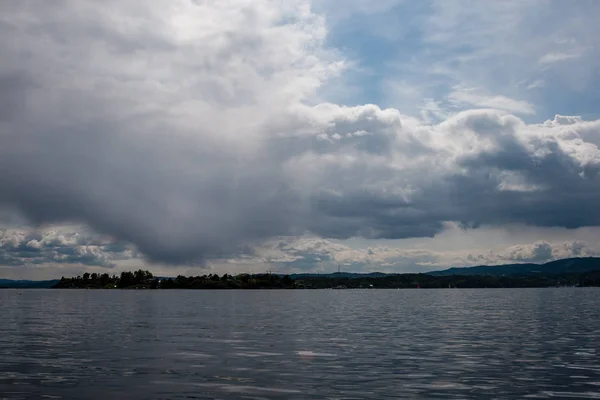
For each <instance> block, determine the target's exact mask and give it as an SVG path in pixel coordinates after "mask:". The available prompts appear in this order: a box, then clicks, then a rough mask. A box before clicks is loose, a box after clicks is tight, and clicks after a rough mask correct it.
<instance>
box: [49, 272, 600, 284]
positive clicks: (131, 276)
mask: <svg viewBox="0 0 600 400" xmlns="http://www.w3.org/2000/svg"><path fill="white" fill-rule="evenodd" d="M553 286H600V271H589V272H584V273H571V274H561V275H541V274H540V275H526V276H525V275H522V276H521V275H517V276H487V275H470V276H461V275H451V276H433V275H428V274H396V275H386V276H381V277H332V276H311V277H303V278H302V279H293V278H291V277H290V276H289V275H279V274H271V273H267V274H238V275H229V274H223V275H222V276H219V275H217V274H205V275H199V276H188V277H186V276H182V275H179V276H177V277H176V278H159V277H156V276H154V275H153V274H152V273H151V272H149V271H145V270H141V269H139V270H137V271H133V272H130V271H127V272H121V274H120V275H109V274H107V273H104V274H97V273H92V274H90V273H85V274H83V275H81V276H77V277H74V278H65V277H63V278H61V280H60V281H59V282H58V283H57V284H56V285H55V286H54V287H55V288H63V289H66V288H89V289H127V288H137V289H328V288H339V289H361V288H363V289H364V288H373V289H409V288H423V289H440V288H442V289H443V288H525V287H553Z"/></svg>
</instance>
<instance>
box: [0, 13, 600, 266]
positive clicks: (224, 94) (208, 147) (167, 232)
mask: <svg viewBox="0 0 600 400" xmlns="http://www.w3.org/2000/svg"><path fill="white" fill-rule="evenodd" d="M169 3H170V2H156V3H154V2H153V3H152V4H150V3H148V4H146V3H137V2H114V3H111V5H110V7H108V6H105V5H99V3H98V4H95V3H80V2H65V3H64V7H61V8H60V9H58V8H56V9H55V8H50V9H43V10H42V9H41V8H39V7H37V6H35V5H34V4H33V3H27V2H19V4H18V5H16V4H15V3H13V4H8V3H7V4H3V5H2V6H0V8H1V9H2V11H3V12H2V13H0V14H1V16H0V30H1V31H2V32H4V33H5V34H4V35H2V37H1V38H0V55H1V57H2V60H3V62H2V64H1V65H0V105H1V106H2V110H1V111H0V118H1V120H0V187H1V188H2V190H1V191H0V202H2V203H4V204H5V205H7V206H11V207H18V208H19V209H20V210H21V211H22V212H23V213H24V214H25V215H26V216H27V217H28V218H29V219H30V220H31V221H33V223H35V224H43V223H47V222H63V221H73V222H78V223H84V224H86V225H88V226H90V227H91V228H92V229H94V230H95V231H98V232H102V233H106V234H109V235H111V236H113V237H114V238H116V239H118V240H121V241H126V242H131V243H133V244H135V245H136V246H137V248H138V249H139V250H140V251H141V252H143V253H144V254H145V255H147V256H148V257H149V258H150V259H151V260H154V261H161V262H166V263H183V262H188V261H195V260H202V259H206V258H223V257H227V256H230V255H236V254H243V253H248V250H247V249H248V247H246V246H248V245H249V244H252V243H255V242H258V241H261V240H264V239H268V238H270V237H273V236H278V235H289V234H293V235H297V234H303V233H305V232H311V233H314V234H317V235H321V236H324V237H331V238H348V237H353V236H362V237H367V238H408V237H417V236H433V235H435V234H436V233H438V232H440V231H441V230H442V229H443V226H444V222H445V221H458V222H460V223H462V224H463V225H464V226H470V227H477V226H479V225H482V224H488V225H496V226H498V225H502V224H505V223H507V222H518V223H525V224H533V225H540V226H564V227H569V228H574V227H580V226H592V225H594V226H595V225H599V224H600V213H599V211H598V208H597V203H598V200H600V189H599V188H600V185H599V183H600V182H599V181H598V179H599V178H598V174H597V171H598V168H599V166H600V154H599V152H598V149H597V147H596V146H595V145H594V144H593V143H597V140H598V139H597V137H598V135H599V132H600V129H599V127H598V125H593V124H589V123H586V122H584V121H581V120H577V121H575V122H574V123H573V124H570V125H568V126H565V125H562V124H561V120H560V119H556V120H554V121H548V123H547V124H544V125H526V124H525V123H523V122H522V121H521V120H519V119H518V118H516V117H513V116H504V115H500V114H499V113H498V112H495V111H489V110H479V111H467V112H464V113H461V114H459V115H457V116H455V117H452V118H450V119H448V120H447V121H445V122H443V123H441V124H439V125H436V126H427V125H420V124H419V122H418V121H415V120H414V119H411V118H408V117H406V116H404V115H402V114H401V113H400V112H399V111H397V110H393V109H387V110H381V109H380V108H379V107H377V106H374V105H365V106H357V107H340V106H337V105H333V104H320V105H318V106H315V107H309V106H307V105H306V104H307V103H308V98H310V96H311V95H313V94H314V90H315V88H317V87H318V86H319V85H321V84H322V82H324V81H325V79H326V78H327V77H328V76H329V75H328V74H329V73H330V72H329V71H335V69H336V66H337V64H336V60H335V59H334V58H333V56H334V55H332V54H329V53H328V52H327V51H326V49H324V48H322V46H321V42H322V40H323V35H324V33H323V32H324V30H323V29H322V28H323V27H322V21H321V20H320V19H318V18H316V17H315V16H314V15H310V14H306V13H305V14H302V13H301V12H300V11H301V9H302V8H301V6H300V5H299V6H298V7H299V8H298V10H300V11H298V10H296V11H298V18H301V19H303V21H304V22H305V23H306V26H305V27H302V26H300V25H298V24H295V25H281V17H282V16H281V15H279V14H277V12H279V11H277V12H267V11H270V10H263V9H258V10H255V12H248V13H237V12H236V11H235V10H233V9H231V10H230V9H229V8H227V7H226V8H219V7H212V6H210V5H202V6H196V5H193V4H192V3H187V2H186V3H181V5H182V8H181V9H178V8H173V7H170V6H169ZM77 7H79V8H77ZM249 7H259V8H261V7H267V5H265V4H262V3H260V4H257V5H253V6H249ZM234 8H235V7H234ZM271 11H272V10H271ZM81 14H83V15H86V17H87V18H85V19H81V18H79V17H78V15H81ZM194 17H195V19H193V18H194ZM190 18H192V19H190ZM192 20H193V21H194V23H191V22H190V21H192ZM209 20H210V21H212V20H214V21H217V22H216V23H214V24H212V23H211V24H202V23H199V21H209ZM240 27H242V28H240ZM307 27H312V29H313V30H311V29H309V28H307ZM235 29H243V32H240V33H239V34H232V33H231V32H232V31H235ZM29 242H31V246H29V245H28V244H27V243H29ZM18 246H25V247H19V248H15V249H14V250H13V248H10V250H9V249H8V248H3V249H4V250H3V251H4V254H5V255H4V256H3V257H4V258H5V259H7V257H11V256H10V255H6V254H12V253H14V252H20V253H19V256H18V257H21V258H28V259H32V260H39V259H40V258H39V257H37V258H36V257H35V256H34V254H37V253H36V252H40V251H41V252H42V253H44V252H46V253H44V254H46V255H45V256H43V257H46V258H48V254H52V256H54V255H56V257H59V259H60V260H63V261H64V262H81V263H101V262H106V263H111V262H112V258H111V257H112V256H110V255H109V256H105V253H110V254H112V253H121V252H122V251H120V250H119V248H118V245H114V244H107V245H103V246H108V247H102V248H100V247H98V246H95V247H94V246H91V247H90V246H87V245H83V244H77V246H79V247H73V248H72V247H68V246H64V245H53V244H51V242H44V243H43V245H42V244H40V240H39V239H30V240H28V241H27V242H25V244H23V240H21V241H20V242H19V244H18ZM27 246H29V247H27ZM35 246H38V247H37V248H36V247H35ZM53 246H54V247H53ZM57 246H58V247H57ZM86 246H87V247H86ZM111 246H112V247H111ZM114 246H117V247H114ZM74 249H76V250H74ZM50 252H51V253H50ZM306 257H308V256H306ZM305 259H307V258H305ZM102 260H104V261H102ZM313 261H314V260H313ZM6 262H9V261H6ZM311 262H312V261H311Z"/></svg>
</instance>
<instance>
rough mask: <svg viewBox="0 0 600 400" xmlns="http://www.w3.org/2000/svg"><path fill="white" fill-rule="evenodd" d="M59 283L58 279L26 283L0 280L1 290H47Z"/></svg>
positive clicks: (24, 281) (23, 281)
mask: <svg viewBox="0 0 600 400" xmlns="http://www.w3.org/2000/svg"><path fill="white" fill-rule="evenodd" d="M58 282H59V280H58V279H53V280H48V281H27V280H16V281H15V280H12V279H0V288H1V289H7V288H8V289H12V288H14V289H47V288H51V287H52V286H54V285H56V284H57V283H58Z"/></svg>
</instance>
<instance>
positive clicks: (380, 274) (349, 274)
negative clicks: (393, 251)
mask: <svg viewBox="0 0 600 400" xmlns="http://www.w3.org/2000/svg"><path fill="white" fill-rule="evenodd" d="M390 275H398V274H385V273H383V272H368V273H354V272H333V273H331V274H311V273H305V274H290V278H292V279H294V280H297V279H306V278H348V279H359V278H381V277H384V276H390Z"/></svg>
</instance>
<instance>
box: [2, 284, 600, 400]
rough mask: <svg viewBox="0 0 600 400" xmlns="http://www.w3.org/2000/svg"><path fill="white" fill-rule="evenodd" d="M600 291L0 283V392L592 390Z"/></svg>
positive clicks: (472, 394) (444, 394)
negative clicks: (3, 286) (17, 286)
mask: <svg viewBox="0 0 600 400" xmlns="http://www.w3.org/2000/svg"><path fill="white" fill-rule="evenodd" d="M599 359H600V290H598V289H585V288H561V289H514V290H511V289H507V290H503V289H495V290H424V289H421V290H338V291H336V290H296V291H294V290H266V291H238V290H230V291H203V290H196V291H191V290H190V291H183V290H182V291H167V290H162V291H127V290H123V291H120V290H0V399H38V398H49V399H392V398H394V399H412V398H415V399H416V398H430V399H435V398H440V399H441V398H456V399H465V398H515V399H517V398H561V399H562V398H581V399H600V361H599Z"/></svg>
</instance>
